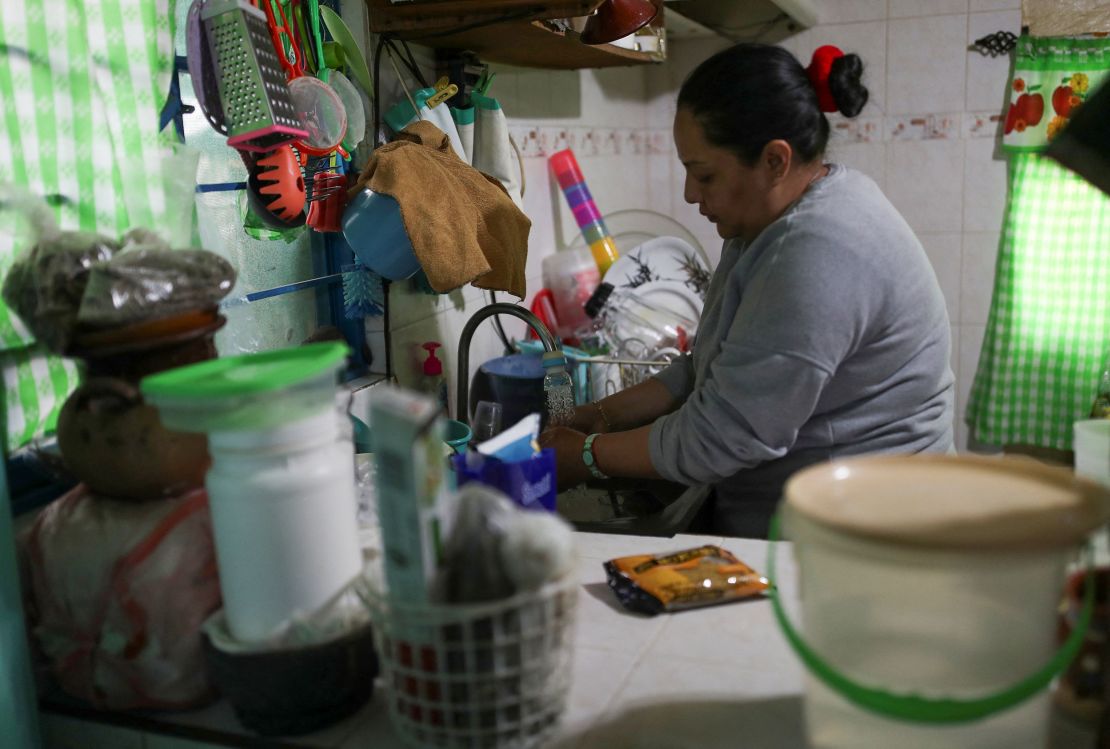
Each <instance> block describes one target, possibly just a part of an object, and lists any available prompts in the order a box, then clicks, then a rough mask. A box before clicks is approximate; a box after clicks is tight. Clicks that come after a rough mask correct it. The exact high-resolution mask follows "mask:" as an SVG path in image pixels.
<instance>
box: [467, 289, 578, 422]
mask: <svg viewBox="0 0 1110 749" xmlns="http://www.w3.org/2000/svg"><path fill="white" fill-rule="evenodd" d="M494 315H512V316H513V317H517V318H519V319H521V320H523V321H524V322H525V324H527V325H528V327H530V328H531V329H532V330H534V331H536V335H537V336H539V338H540V341H541V342H542V343H543V347H544V349H545V350H546V351H559V350H560V347H559V342H558V340H556V338H555V336H554V335H552V333H551V331H550V330H548V329H547V326H546V325H544V324H543V323H542V322H541V321H540V319H539V318H538V317H536V316H535V315H534V314H532V313H531V312H530V311H528V310H527V309H525V308H524V307H518V306H517V305H515V304H508V303H505V302H495V303H494V304H487V305H486V306H485V307H482V308H481V309H480V310H478V311H477V312H475V313H474V314H473V315H471V316H470V319H469V320H467V321H466V325H465V326H464V327H463V330H462V334H461V335H460V336H459V355H458V363H457V366H458V368H459V372H458V377H457V378H456V382H457V384H458V392H457V393H455V403H456V412H455V418H456V419H458V420H459V421H461V422H463V423H464V424H469V423H470V340H471V339H472V338H473V337H474V331H475V330H477V329H478V326H479V325H480V324H481V323H482V321H483V320H485V319H486V318H488V317H493V316H494Z"/></svg>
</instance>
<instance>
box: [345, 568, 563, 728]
mask: <svg viewBox="0 0 1110 749" xmlns="http://www.w3.org/2000/svg"><path fill="white" fill-rule="evenodd" d="M378 590H380V588H379V589H378ZM577 595H578V594H577V586H576V585H575V583H574V581H573V580H571V579H569V578H568V579H565V580H562V581H559V582H556V583H551V584H549V585H546V586H544V587H543V588H541V589H540V590H538V591H535V592H531V593H522V594H519V595H516V596H513V597H512V598H507V599H503V600H500V601H493V602H490V603H485V604H474V605H454V606H453V605H409V604H398V603H396V602H394V601H390V600H388V599H387V598H385V597H384V596H382V595H381V594H380V593H379V592H377V591H375V592H372V593H369V594H368V595H365V596H364V597H365V599H366V602H367V604H368V605H369V606H370V609H371V615H372V618H373V620H374V625H375V637H376V641H377V647H378V655H379V658H380V660H381V667H382V670H381V673H382V676H383V685H384V687H385V689H386V691H387V695H388V696H387V701H388V703H389V713H390V718H391V719H392V721H393V725H394V727H395V728H396V730H397V733H398V734H399V735H400V736H401V738H402V739H403V740H404V741H405V743H407V744H408V745H410V746H414V747H449V748H450V749H456V748H458V749H531V747H538V746H541V745H542V744H543V743H544V742H545V741H547V740H548V739H550V738H551V735H552V733H553V732H554V729H555V727H556V725H557V723H558V721H559V718H560V717H561V716H562V713H563V710H564V708H565V707H566V698H567V691H568V688H569V685H570V666H571V659H572V655H573V635H574V614H575V607H576V604H577Z"/></svg>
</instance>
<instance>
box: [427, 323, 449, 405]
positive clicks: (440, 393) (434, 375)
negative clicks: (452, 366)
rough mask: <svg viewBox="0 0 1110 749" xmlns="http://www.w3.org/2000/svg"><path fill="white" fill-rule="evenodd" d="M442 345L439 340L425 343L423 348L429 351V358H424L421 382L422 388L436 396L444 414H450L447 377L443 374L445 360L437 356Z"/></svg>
mask: <svg viewBox="0 0 1110 749" xmlns="http://www.w3.org/2000/svg"><path fill="white" fill-rule="evenodd" d="M442 345H443V344H441V343H440V342H439V341H428V342H427V343H425V344H424V345H423V349H424V350H425V351H427V352H428V358H427V359H425V360H424V377H423V380H422V381H421V383H420V389H421V390H422V391H423V392H425V393H427V394H428V395H430V396H431V397H433V398H435V399H436V401H437V402H438V403H439V405H440V408H441V409H442V410H443V414H444V416H449V413H448V409H447V378H446V377H444V376H443V362H442V361H440V359H439V358H437V357H436V349H437V348H439V347H440V346H442Z"/></svg>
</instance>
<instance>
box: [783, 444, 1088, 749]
mask: <svg viewBox="0 0 1110 749" xmlns="http://www.w3.org/2000/svg"><path fill="white" fill-rule="evenodd" d="M786 497H787V500H786V503H785V510H784V522H785V528H786V530H787V534H788V536H789V537H790V539H791V540H792V541H793V542H794V553H795V557H796V559H797V563H798V576H799V589H800V597H801V602H802V616H801V621H802V627H801V629H802V630H803V631H804V636H802V635H800V634H799V633H798V632H796V631H795V630H793V628H792V625H790V624H789V621H788V619H787V618H786V616H785V614H784V613H783V612H782V610H781V607H779V604H778V601H777V599H776V602H775V603H776V607H777V609H778V613H779V615H780V624H782V625H783V628H784V630H785V631H786V634H787V638H788V640H790V642H791V644H792V645H793V646H794V647H795V650H796V651H797V652H798V653H799V655H801V656H802V659H803V661H804V662H805V663H806V666H807V667H808V668H809V671H810V673H809V677H808V681H807V687H806V705H805V710H806V723H807V730H808V732H809V737H810V743H811V745H812V746H813V747H821V748H825V747H838V748H839V747H843V748H844V749H848V748H849V747H850V748H851V749H866V748H867V747H876V748H879V747H881V748H882V749H889V748H890V747H897V749H919V748H925V747H929V748H930V749H942V748H943V749H951V748H952V747H976V749H994V748H996V747H997V749H1003V748H1005V749H1016V748H1019V747H1043V746H1044V744H1045V740H1046V737H1047V726H1048V721H1047V718H1048V708H1049V703H1048V697H1047V693H1046V692H1045V691H1044V686H1046V685H1047V684H1048V682H1049V680H1050V679H1051V678H1052V673H1053V672H1055V671H1059V670H1061V669H1062V668H1063V667H1064V666H1066V663H1067V660H1070V658H1067V655H1068V653H1067V652H1063V653H1061V654H1060V655H1059V657H1057V658H1055V659H1054V653H1056V639H1055V636H1056V611H1057V606H1058V603H1059V601H1060V595H1061V591H1062V588H1063V584H1064V579H1065V569H1066V566H1067V563H1068V562H1069V560H1070V559H1071V558H1072V555H1073V553H1074V551H1075V548H1076V546H1077V545H1078V544H1079V543H1080V542H1081V541H1082V540H1083V538H1085V536H1086V535H1087V533H1089V532H1090V531H1091V530H1092V529H1094V528H1095V527H1097V526H1098V525H1100V524H1101V523H1102V522H1105V512H1104V507H1105V505H1106V502H1107V495H1106V492H1105V491H1102V490H1100V489H1099V487H1097V486H1095V485H1093V484H1090V483H1088V482H1082V481H1077V480H1076V479H1075V478H1074V477H1072V476H1071V475H1070V473H1068V472H1066V471H1063V470H1059V469H1052V468H1048V467H1045V466H1041V465H1040V464H1036V463H1034V462H1032V461H1027V460H1020V461H1012V460H999V459H978V458H971V457H966V456H961V457H953V456H935V457H924V456H903V457H867V458H857V459H852V460H847V461H839V462H834V463H829V464H825V465H821V466H815V467H813V468H810V469H807V470H806V471H803V472H801V473H799V474H798V475H796V476H795V477H794V478H793V479H791V481H790V482H788V484H787V487H786ZM772 574H773V571H772ZM1075 642H1076V644H1077V643H1078V638H1076V640H1075ZM1070 646H1071V644H1070V643H1069V647H1070Z"/></svg>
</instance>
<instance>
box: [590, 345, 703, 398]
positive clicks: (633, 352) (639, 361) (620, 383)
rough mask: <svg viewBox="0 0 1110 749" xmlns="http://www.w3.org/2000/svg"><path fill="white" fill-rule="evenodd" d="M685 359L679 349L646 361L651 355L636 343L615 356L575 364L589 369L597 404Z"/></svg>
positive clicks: (592, 357) (665, 350) (663, 350)
mask: <svg viewBox="0 0 1110 749" xmlns="http://www.w3.org/2000/svg"><path fill="white" fill-rule="evenodd" d="M637 344H638V345H639V348H638V347H637ZM682 355H683V354H682V352H681V351H679V350H678V349H674V348H666V349H661V350H659V351H657V352H654V353H652V354H650V356H651V357H652V358H646V357H647V356H649V354H647V352H646V351H645V350H644V347H643V344H639V342H638V341H634V340H633V341H625V342H624V344H623V345H622V347H621V349H620V351H618V352H616V355H615V356H591V357H587V358H584V359H577V360H576V361H577V363H578V364H589V365H590V391H591V393H592V395H593V399H594V400H600V399H601V398H605V397H607V396H610V395H613V394H614V393H617V392H619V391H621V390H625V389H627V388H630V387H632V386H634V385H639V384H640V383H641V382H643V381H645V380H646V379H648V378H649V377H651V376H653V375H655V374H658V373H659V372H661V371H662V370H663V369H665V368H666V367H667V366H668V365H669V364H670V363H671V362H672V361H674V360H675V359H676V358H678V357H679V356H682Z"/></svg>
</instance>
